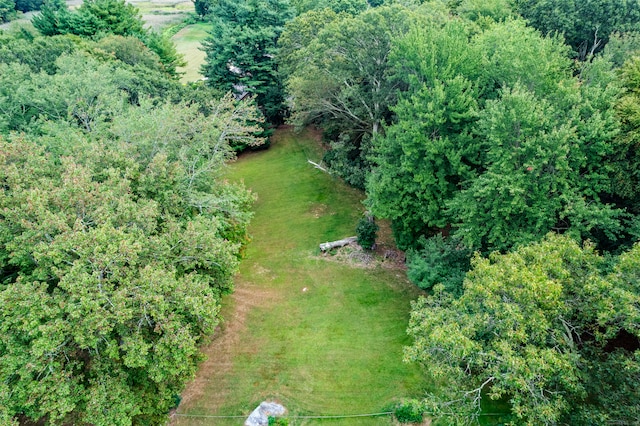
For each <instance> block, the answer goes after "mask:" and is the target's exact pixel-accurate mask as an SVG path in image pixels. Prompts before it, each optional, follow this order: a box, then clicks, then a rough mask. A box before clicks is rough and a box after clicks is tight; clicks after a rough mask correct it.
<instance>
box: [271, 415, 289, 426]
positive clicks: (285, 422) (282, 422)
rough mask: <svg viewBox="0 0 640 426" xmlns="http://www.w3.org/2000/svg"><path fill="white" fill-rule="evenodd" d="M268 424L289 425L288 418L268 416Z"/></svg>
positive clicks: (272, 425)
mask: <svg viewBox="0 0 640 426" xmlns="http://www.w3.org/2000/svg"><path fill="white" fill-rule="evenodd" d="M269 426H289V419H287V418H284V417H273V416H269Z"/></svg>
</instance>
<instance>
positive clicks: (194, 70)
mask: <svg viewBox="0 0 640 426" xmlns="http://www.w3.org/2000/svg"><path fill="white" fill-rule="evenodd" d="M210 27H211V23H204V22H202V23H198V24H193V25H188V26H186V27H184V28H183V29H181V30H180V31H178V32H177V33H176V34H175V35H174V36H173V37H172V40H173V42H174V43H175V44H176V49H177V50H178V53H181V54H183V55H184V59H185V60H186V61H187V65H186V66H185V67H184V68H178V72H182V73H184V75H183V76H182V78H181V81H182V82H183V83H189V82H192V81H196V80H199V79H201V78H202V74H200V66H201V65H202V64H204V59H205V56H206V55H205V53H204V52H203V51H202V50H200V45H201V43H202V41H203V40H204V39H205V38H207V35H208V34H207V31H208V30H209V28H210Z"/></svg>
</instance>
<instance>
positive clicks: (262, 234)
mask: <svg viewBox="0 0 640 426" xmlns="http://www.w3.org/2000/svg"><path fill="white" fill-rule="evenodd" d="M320 158H321V152H320V147H319V144H318V142H317V141H315V140H313V138H311V135H310V134H303V135H297V134H295V133H293V132H292V131H290V130H279V131H278V133H277V134H276V138H275V141H274V143H273V145H272V146H271V148H269V149H268V150H266V151H260V152H255V153H249V154H246V155H243V156H242V158H241V159H240V160H239V161H237V162H236V163H235V164H233V165H232V167H231V170H230V172H229V179H232V180H236V181H239V180H244V182H245V184H246V185H247V187H249V188H251V189H252V190H253V191H254V192H255V193H256V194H257V195H258V201H257V202H256V205H255V211H256V213H255V218H254V220H253V222H252V225H251V234H252V236H253V241H252V243H251V244H250V245H249V246H248V249H247V252H246V258H245V259H244V260H243V263H242V265H241V271H240V274H239V276H238V277H237V279H236V292H235V293H234V294H233V295H232V296H230V297H228V298H227V299H225V301H224V307H223V312H224V316H225V319H226V321H225V323H224V324H223V326H222V327H221V329H220V330H219V332H218V333H217V335H216V336H215V337H214V338H213V341H212V342H211V344H210V345H209V347H208V348H206V349H205V352H206V354H207V355H208V358H209V359H208V360H207V361H206V362H204V363H203V364H202V366H201V368H200V371H199V373H198V376H197V378H196V379H195V380H194V381H193V382H192V383H190V384H189V385H188V387H187V389H186V390H185V392H184V393H183V395H182V397H183V400H182V404H181V405H180V407H179V408H178V410H177V413H178V416H176V417H174V419H173V423H174V424H179V425H210V424H215V425H227V424H228V425H238V424H242V423H243V421H244V420H243V419H241V418H235V419H221V418H213V417H184V416H185V415H194V416H222V415H225V416H234V415H236V416H244V415H247V414H248V413H250V412H251V411H252V410H253V409H254V408H255V407H256V406H257V405H258V404H259V403H260V402H261V401H263V400H265V399H268V400H275V401H278V402H280V403H282V404H283V405H284V406H285V407H287V409H288V410H289V415H291V416H300V415H338V414H361V413H374V412H380V411H382V410H384V409H385V408H387V407H388V406H389V405H390V404H391V403H393V402H394V401H397V400H398V399H399V398H402V397H410V396H419V395H421V394H422V393H423V389H424V386H425V383H424V378H423V376H422V374H421V371H420V369H419V368H418V367H417V366H415V365H407V364H404V363H402V361H401V359H402V347H403V345H406V344H407V343H409V342H408V338H407V336H406V333H405V329H406V326H407V321H408V315H409V309H410V301H411V300H413V299H415V298H416V297H417V296H418V290H417V289H416V288H415V287H414V286H412V285H411V284H409V283H408V282H407V280H406V278H405V274H404V271H402V270H401V269H397V268H395V269H394V268H384V267H382V266H377V267H374V268H365V267H356V266H349V265H347V264H344V263H340V262H337V261H335V260H333V259H332V258H330V257H329V258H326V257H323V256H322V255H321V254H320V253H319V250H318V244H319V243H321V242H324V241H330V240H334V239H339V238H343V237H346V236H351V235H353V234H354V228H355V224H356V222H357V220H358V219H359V218H360V216H361V214H362V211H363V206H362V204H361V198H362V195H361V193H359V192H357V191H355V190H353V189H351V188H348V187H346V186H345V185H343V184H342V183H341V182H340V181H338V180H336V179H334V178H332V177H330V176H329V175H327V174H325V173H323V172H321V171H319V170H317V169H315V168H313V167H312V166H311V165H310V164H308V163H307V159H312V160H314V161H318V160H319V159H320ZM391 423H392V422H391V419H390V418H389V417H378V418H362V419H343V420H310V419H299V418H298V419H292V420H291V423H290V424H292V425H312V424H314V425H315V424H331V425H378V424H382V425H384V424H391Z"/></svg>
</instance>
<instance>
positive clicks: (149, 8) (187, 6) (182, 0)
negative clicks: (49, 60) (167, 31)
mask: <svg viewBox="0 0 640 426" xmlns="http://www.w3.org/2000/svg"><path fill="white" fill-rule="evenodd" d="M128 3H131V4H133V5H134V6H136V7H137V8H138V9H139V10H140V14H141V15H142V19H143V20H144V21H145V22H146V23H147V26H148V27H150V28H153V29H155V30H160V29H162V28H164V27H166V26H167V25H171V24H175V23H177V22H180V21H182V20H183V19H184V18H185V17H186V16H187V14H188V13H189V12H193V11H194V7H193V2H191V0H128ZM81 4H82V0H67V5H69V7H70V8H75V7H78V6H79V5H81ZM36 13H37V12H36ZM33 15H34V12H28V13H25V14H24V15H22V17H21V18H20V19H17V20H15V21H12V22H8V23H6V24H2V25H0V29H6V28H10V27H11V26H13V25H20V24H24V23H27V22H29V21H31V17H32V16H33Z"/></svg>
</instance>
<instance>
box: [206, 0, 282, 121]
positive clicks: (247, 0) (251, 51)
mask: <svg viewBox="0 0 640 426" xmlns="http://www.w3.org/2000/svg"><path fill="white" fill-rule="evenodd" d="M211 16H212V17H213V18H212V22H213V24H212V28H211V32H210V36H209V38H208V39H207V40H206V41H205V42H204V50H205V52H206V54H207V57H206V63H205V64H204V66H203V67H202V73H203V75H204V76H205V77H206V78H207V79H208V84H209V85H211V86H214V87H222V88H224V89H226V90H229V91H232V92H233V93H234V94H235V95H236V97H243V96H246V95H253V96H255V98H256V101H257V103H258V106H259V107H260V109H261V110H262V112H263V113H264V115H265V117H266V119H267V120H268V121H269V122H279V121H281V120H282V119H283V117H284V115H285V106H284V90H283V85H282V79H281V76H280V74H279V72H278V61H277V45H276V43H277V41H278V37H280V34H281V33H282V31H283V29H284V24H285V22H286V21H287V20H288V19H290V18H291V17H292V11H291V8H290V7H289V3H288V1H287V0H244V1H239V2H237V1H233V0H221V1H219V2H218V3H217V4H216V5H215V6H214V7H213V10H212V12H211Z"/></svg>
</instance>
